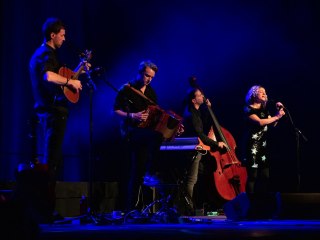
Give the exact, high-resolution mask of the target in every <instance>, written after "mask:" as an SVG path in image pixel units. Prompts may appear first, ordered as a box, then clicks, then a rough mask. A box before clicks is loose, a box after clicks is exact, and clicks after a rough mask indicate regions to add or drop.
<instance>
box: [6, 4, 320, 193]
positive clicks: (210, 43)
mask: <svg viewBox="0 0 320 240" xmlns="http://www.w3.org/2000/svg"><path fill="white" fill-rule="evenodd" d="M1 5H2V6H1V23H0V24H1V32H2V34H1V42H0V45H1V73H0V74H1V95H0V97H1V124H0V126H1V129H0V131H1V153H0V154H1V155H0V181H2V182H7V181H14V171H15V169H16V167H17V165H18V164H19V163H21V162H28V161H29V160H30V159H31V158H32V154H33V147H32V138H30V137H29V135H30V133H31V129H32V128H31V127H32V118H33V110H32V109H33V98H32V94H31V84H30V79H29V73H28V62H29V59H30V57H31V55H32V53H33V51H34V50H35V49H36V48H37V47H38V46H39V45H40V44H41V43H42V35H41V27H42V24H43V22H44V21H45V19H46V18H47V17H51V16H57V17H60V18H61V19H62V20H63V21H64V22H65V23H66V25H67V36H66V39H67V41H66V42H65V44H64V45H63V47H62V49H61V54H63V55H62V57H63V59H64V61H65V64H66V65H67V66H68V67H69V68H71V69H73V68H75V67H76V65H77V64H78V62H79V58H78V55H79V53H80V52H82V51H84V50H85V49H91V50H92V51H93V58H92V61H91V63H92V66H93V68H96V67H103V68H104V69H105V72H104V74H102V75H101V76H100V77H97V78H94V81H95V83H96V85H97V89H96V90H95V91H94V92H93V96H92V99H93V101H92V113H93V115H92V117H93V122H92V135H91V136H92V140H93V146H92V148H90V121H89V120H90V101H89V100H90V94H89V92H90V91H89V89H88V88H87V87H86V88H85V89H84V90H83V92H82V93H81V98H80V101H79V102H78V103H77V104H75V105H72V106H71V113H70V119H69V122H68V130H67V133H66V138H65V144H64V158H65V166H64V174H63V176H62V180H64V181H86V180H87V179H88V174H89V171H88V169H89V168H88V166H90V164H89V160H90V159H91V160H92V161H91V163H92V165H91V166H93V172H94V178H95V179H96V180H101V181H118V180H119V177H120V174H119V172H120V170H121V169H123V168H126V166H125V165H124V163H123V161H122V160H121V159H122V158H121V156H122V153H123V151H122V147H121V143H120V141H119V129H118V123H117V121H116V119H115V117H114V116H113V115H112V105H113V100H114V97H115V95H116V92H115V91H114V90H113V89H112V88H111V87H109V86H108V85H107V84H106V82H107V81H109V82H110V83H111V84H112V85H113V86H115V87H116V88H119V87H120V86H121V85H122V84H123V83H125V82H126V81H128V80H130V79H131V78H133V77H134V76H135V74H136V70H137V68H138V64H139V63H140V61H141V60H143V59H152V60H153V61H154V62H155V63H156V64H157V65H158V67H159V72H158V74H157V76H156V78H155V79H154V80H153V82H152V85H153V86H154V87H155V88H156V89H157V92H158V95H159V103H160V106H161V107H162V108H164V109H171V110H174V111H176V112H178V113H180V111H181V109H180V106H181V103H182V100H183V97H184V94H185V92H186V90H187V88H188V81H187V79H188V77H189V76H190V75H195V76H197V78H198V81H199V84H200V85H201V86H202V87H203V88H204V90H205V93H206V96H207V97H208V98H209V99H210V100H211V102H212V104H213V110H214V112H215V114H216V116H217V118H218V120H219V122H220V124H221V125H222V126H223V127H225V128H227V129H228V130H229V131H230V132H231V133H232V134H233V136H234V138H235V139H236V141H237V143H238V145H240V139H241V130H242V127H243V121H242V108H243V103H244V98H245V95H246V92H247V91H248V89H249V87H251V86H252V85H254V84H262V85H264V86H265V87H266V89H267V93H268V95H269V98H270V99H273V100H275V101H282V102H283V103H284V105H285V106H286V107H287V109H288V110H289V111H290V114H291V117H292V119H293V121H294V124H295V126H296V127H297V128H298V129H300V130H301V132H302V133H303V134H304V135H305V136H306V137H307V139H308V141H307V142H305V141H304V140H303V139H302V138H300V152H299V153H300V170H301V189H300V191H303V192H319V190H320V184H319V180H317V179H318V178H317V176H319V167H320V163H319V160H320V158H319V155H318V152H317V150H319V149H318V147H319V140H318V137H319V133H320V131H319V119H318V117H317V116H318V115H319V83H318V79H319V65H320V61H319V59H320V58H319V54H320V46H319V44H320V24H319V23H320V3H319V2H318V1H305V0H303V1H280V0H279V1H276V0H275V1H253V0H252V1H213V0H212V1H201V0H197V1H176V0H170V1H166V0H164V1H152V0H141V1H124V0H104V1H102V0H101V1H98V0H91V1H84V0H78V1H62V0H56V1H23V0H10V1H9V0H4V1H1ZM83 80H84V81H86V79H83ZM84 85H85V84H84ZM270 145H271V149H272V156H273V158H272V169H271V171H272V172H271V174H272V177H273V178H272V179H273V187H274V189H275V190H279V191H283V192H286V191H287V192H294V191H296V187H297V175H298V174H297V173H298V172H297V159H298V158H297V142H296V137H295V131H294V128H293V127H292V125H291V123H290V121H289V118H288V114H287V117H286V118H285V119H282V120H281V122H280V124H279V126H278V127H277V129H274V130H272V131H271V141H270ZM38 153H39V154H40V156H41V148H40V149H39V151H38ZM91 157H92V158H91Z"/></svg>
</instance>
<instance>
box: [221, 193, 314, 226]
mask: <svg viewBox="0 0 320 240" xmlns="http://www.w3.org/2000/svg"><path fill="white" fill-rule="evenodd" d="M223 209H224V212H225V215H226V217H227V218H228V219H230V220H250V219H320V193H279V192H278V193H268V194H265V195H256V194H253V195H248V194H246V193H241V194H239V195H238V196H237V197H235V198H234V199H232V200H230V201H229V202H227V203H226V204H224V206H223Z"/></svg>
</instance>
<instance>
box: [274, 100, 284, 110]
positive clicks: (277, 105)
mask: <svg viewBox="0 0 320 240" xmlns="http://www.w3.org/2000/svg"><path fill="white" fill-rule="evenodd" d="M276 108H277V109H278V111H280V110H281V109H283V110H284V109H286V108H285V107H284V106H283V104H282V103H281V102H277V103H276Z"/></svg>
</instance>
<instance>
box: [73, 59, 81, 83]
mask: <svg viewBox="0 0 320 240" xmlns="http://www.w3.org/2000/svg"><path fill="white" fill-rule="evenodd" d="M82 70H83V63H82V62H81V63H79V65H78V66H77V67H76V69H75V70H74V75H73V76H72V79H78V78H79V75H80V73H81V71H82Z"/></svg>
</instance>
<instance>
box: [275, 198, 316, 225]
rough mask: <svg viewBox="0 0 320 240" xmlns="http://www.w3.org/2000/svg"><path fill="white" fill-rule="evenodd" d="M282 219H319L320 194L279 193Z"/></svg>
mask: <svg viewBox="0 0 320 240" xmlns="http://www.w3.org/2000/svg"><path fill="white" fill-rule="evenodd" d="M279 217H280V218H283V219H320V193H281V212H280V215H279Z"/></svg>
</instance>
